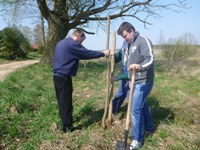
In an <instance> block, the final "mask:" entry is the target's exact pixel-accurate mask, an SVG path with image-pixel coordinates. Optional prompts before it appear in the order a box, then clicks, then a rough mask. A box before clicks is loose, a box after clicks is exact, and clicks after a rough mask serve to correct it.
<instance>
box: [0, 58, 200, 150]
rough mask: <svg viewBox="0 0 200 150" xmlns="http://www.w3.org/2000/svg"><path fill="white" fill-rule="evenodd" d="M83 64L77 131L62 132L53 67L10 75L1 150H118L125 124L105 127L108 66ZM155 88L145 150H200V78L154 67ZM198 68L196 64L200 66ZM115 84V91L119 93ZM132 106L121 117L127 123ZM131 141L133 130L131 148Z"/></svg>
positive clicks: (77, 88)
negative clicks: (102, 122) (117, 146)
mask: <svg viewBox="0 0 200 150" xmlns="http://www.w3.org/2000/svg"><path fill="white" fill-rule="evenodd" d="M86 64H87V65H86V66H87V67H86V68H84V65H83V63H81V64H80V67H79V71H78V73H77V76H76V77H75V78H73V88H74V92H73V104H74V121H75V122H74V126H75V127H76V128H77V130H75V131H74V132H72V133H69V134H63V133H62V132H61V125H60V119H59V116H58V106H57V101H56V98H55V92H54V87H53V81H52V72H51V68H50V67H49V66H45V65H38V64H37V65H31V66H29V67H26V68H23V69H20V70H17V71H16V72H14V73H11V74H10V75H9V76H8V77H7V78H6V79H5V80H4V81H3V82H1V84H0V149H11V150H15V149H27V150H29V149H71V150H77V149H91V150H93V149H94V150H96V149H98V150H105V149H115V142H116V141H117V140H123V134H124V132H123V130H124V126H123V125H112V126H111V127H110V128H108V129H103V128H102V127H101V118H102V116H103V111H104V102H105V95H106V78H105V77H106V63H105V61H104V60H101V61H96V60H94V61H87V63H86ZM155 66H156V67H155V69H156V78H155V85H154V88H153V90H152V92H151V94H150V96H149V98H148V102H149V105H150V108H151V111H152V116H153V122H154V125H155V128H156V131H155V133H154V134H152V135H149V136H146V137H145V144H144V146H143V147H142V148H141V149H144V150H145V149H152V150H154V149H170V150H179V149H184V150H186V149H191V150H193V149H194V150H196V149H200V148H199V147H200V140H199V137H200V109H199V108H200V100H199V99H200V82H199V81H200V80H199V78H200V76H199V74H196V75H184V74H179V75H178V74H176V75H171V74H166V73H164V69H162V68H161V66H160V65H157V64H156V65H155ZM198 66H199V65H197V67H198ZM117 84H118V83H116V84H115V90H116V88H117ZM126 107H127V102H125V103H124V104H123V106H122V111H121V112H120V115H124V117H123V118H122V122H124V121H125V114H126ZM130 142H131V131H130V134H129V143H130Z"/></svg>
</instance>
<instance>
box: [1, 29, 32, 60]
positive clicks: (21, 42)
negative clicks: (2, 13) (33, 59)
mask: <svg viewBox="0 0 200 150" xmlns="http://www.w3.org/2000/svg"><path fill="white" fill-rule="evenodd" d="M1 37H2V39H1V53H2V56H4V57H6V58H7V59H16V58H24V57H26V55H27V53H28V51H30V49H31V46H30V43H29V41H28V39H26V38H25V37H24V36H23V34H22V33H21V32H20V31H19V30H18V29H17V28H16V27H11V28H4V29H3V30H2V32H1Z"/></svg>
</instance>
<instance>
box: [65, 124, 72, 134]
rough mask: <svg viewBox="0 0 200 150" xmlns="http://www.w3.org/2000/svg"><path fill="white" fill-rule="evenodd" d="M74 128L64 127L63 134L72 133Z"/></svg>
mask: <svg viewBox="0 0 200 150" xmlns="http://www.w3.org/2000/svg"><path fill="white" fill-rule="evenodd" d="M72 131H73V130H72V126H64V127H63V132H64V133H69V132H72Z"/></svg>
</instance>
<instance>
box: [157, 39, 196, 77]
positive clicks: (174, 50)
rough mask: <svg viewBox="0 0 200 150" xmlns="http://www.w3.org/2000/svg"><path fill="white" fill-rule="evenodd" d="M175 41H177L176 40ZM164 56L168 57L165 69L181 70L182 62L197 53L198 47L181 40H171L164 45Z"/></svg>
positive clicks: (185, 61)
mask: <svg viewBox="0 0 200 150" xmlns="http://www.w3.org/2000/svg"><path fill="white" fill-rule="evenodd" d="M174 41H175V42H174ZM161 49H162V56H163V58H165V59H166V66H165V69H166V71H167V72H169V71H173V72H175V73H176V72H177V71H179V72H180V70H181V67H182V64H184V63H187V60H188V59H189V58H191V57H193V56H194V55H195V54H196V53H197V47H196V46H194V45H190V44H188V43H185V42H184V41H181V40H177V41H176V40H173V41H169V44H165V45H162V47H161Z"/></svg>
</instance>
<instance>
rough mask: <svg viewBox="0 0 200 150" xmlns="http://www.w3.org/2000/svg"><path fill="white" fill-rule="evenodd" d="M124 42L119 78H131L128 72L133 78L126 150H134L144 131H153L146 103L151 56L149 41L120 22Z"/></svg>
mask: <svg viewBox="0 0 200 150" xmlns="http://www.w3.org/2000/svg"><path fill="white" fill-rule="evenodd" d="M117 33H118V35H121V36H122V38H123V39H124V43H123V45H124V47H125V49H127V51H128V52H127V58H126V59H127V71H128V74H127V75H126V76H124V77H123V78H121V79H125V78H127V79H129V80H130V78H131V74H132V71H131V70H134V71H135V72H136V79H135V85H134V92H133V102H132V107H131V120H132V139H133V141H132V143H131V146H130V149H138V148H140V147H141V146H142V145H143V143H144V132H145V131H148V132H154V127H153V122H152V116H151V113H150V110H149V106H148V104H147V97H148V95H149V94H150V92H151V90H152V87H153V84H154V55H153V45H152V42H151V41H150V40H149V39H148V38H147V37H144V36H141V35H140V34H139V32H136V31H135V28H134V26H133V25H132V24H131V23H129V22H123V23H122V24H121V25H120V26H119V29H118V31H117Z"/></svg>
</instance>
